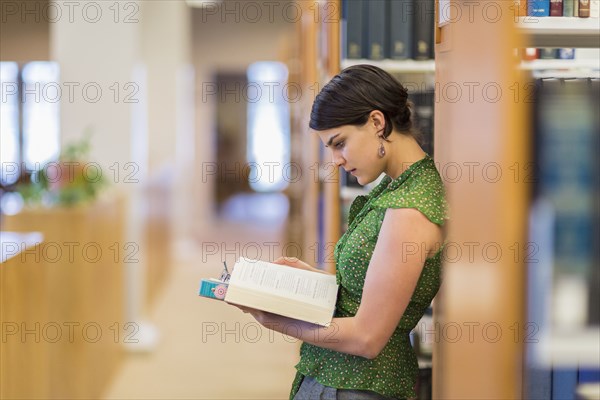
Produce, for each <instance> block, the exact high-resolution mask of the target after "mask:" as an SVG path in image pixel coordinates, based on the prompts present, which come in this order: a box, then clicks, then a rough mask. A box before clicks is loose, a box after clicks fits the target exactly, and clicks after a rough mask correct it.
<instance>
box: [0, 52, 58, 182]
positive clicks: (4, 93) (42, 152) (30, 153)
mask: <svg viewBox="0 0 600 400" xmlns="http://www.w3.org/2000/svg"><path fill="white" fill-rule="evenodd" d="M0 82H1V90H0V97H1V102H0V163H1V168H0V185H1V187H2V189H4V190H7V191H10V190H11V188H13V187H14V185H15V184H16V183H18V182H19V181H20V180H21V179H27V178H28V176H30V175H31V173H32V172H34V171H36V170H40V169H41V168H42V166H43V165H44V164H46V163H47V162H50V161H54V160H56V159H57V158H58V156H59V153H60V136H59V134H60V133H59V132H60V131H59V123H60V114H59V111H60V106H59V104H60V98H61V94H62V91H61V87H60V84H59V68H58V64H56V63H55V62H47V61H34V62H29V63H27V64H23V65H19V64H17V63H15V62H0Z"/></svg>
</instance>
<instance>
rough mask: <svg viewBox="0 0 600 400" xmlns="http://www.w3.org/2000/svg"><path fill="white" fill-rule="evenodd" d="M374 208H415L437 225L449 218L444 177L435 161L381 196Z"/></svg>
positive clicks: (442, 223)
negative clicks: (441, 175) (436, 167)
mask: <svg viewBox="0 0 600 400" xmlns="http://www.w3.org/2000/svg"><path fill="white" fill-rule="evenodd" d="M373 207H374V208H380V209H387V208H414V209H417V210H419V211H420V212H421V213H422V214H423V215H425V217H427V219H429V220H430V221H431V222H433V223H434V224H437V225H440V226H441V225H444V223H445V221H446V220H447V219H448V204H447V202H446V192H445V189H444V184H443V182H442V179H441V177H440V175H439V173H438V171H437V169H435V164H433V162H432V163H431V165H430V166H427V167H426V168H424V169H422V170H421V171H419V172H418V173H415V174H412V175H411V177H410V178H409V179H408V180H407V181H406V182H405V183H404V184H403V185H401V186H399V187H397V188H396V189H394V190H390V191H389V192H387V193H384V194H383V195H382V196H380V197H379V198H378V199H377V200H376V201H375V202H374V203H373Z"/></svg>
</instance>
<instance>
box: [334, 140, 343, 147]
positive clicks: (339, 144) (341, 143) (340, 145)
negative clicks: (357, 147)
mask: <svg viewBox="0 0 600 400" xmlns="http://www.w3.org/2000/svg"><path fill="white" fill-rule="evenodd" d="M342 147H344V141H341V142H338V143H336V144H335V148H336V149H341V148H342Z"/></svg>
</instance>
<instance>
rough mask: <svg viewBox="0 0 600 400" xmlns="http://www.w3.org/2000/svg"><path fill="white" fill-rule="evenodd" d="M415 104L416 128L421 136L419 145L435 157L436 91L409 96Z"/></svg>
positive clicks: (425, 91) (420, 92)
mask: <svg viewBox="0 0 600 400" xmlns="http://www.w3.org/2000/svg"><path fill="white" fill-rule="evenodd" d="M409 99H410V100H411V101H412V102H413V104H414V110H415V113H414V121H415V128H416V129H417V131H418V132H419V134H420V141H419V144H420V145H421V147H422V148H423V150H424V151H425V152H426V153H427V154H429V155H430V156H432V157H433V155H434V154H433V148H434V147H433V123H434V118H433V114H434V91H433V90H424V91H419V92H414V93H411V94H409Z"/></svg>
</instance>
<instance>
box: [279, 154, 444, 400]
mask: <svg viewBox="0 0 600 400" xmlns="http://www.w3.org/2000/svg"><path fill="white" fill-rule="evenodd" d="M388 208H415V209H417V210H419V211H420V212H421V213H423V214H424V215H425V216H426V217H427V218H428V219H429V220H430V221H432V222H433V223H435V224H438V225H443V224H444V221H445V220H446V218H447V205H446V200H445V192H444V186H443V183H442V180H441V178H440V175H439V173H438V171H437V169H436V167H435V164H434V162H433V159H432V158H431V157H430V156H425V157H424V158H423V159H421V160H419V161H417V162H416V163H414V164H412V165H411V166H410V167H409V168H408V169H407V170H405V171H404V172H403V173H402V175H400V176H399V177H398V178H397V179H394V180H392V179H391V178H390V177H388V176H386V177H384V178H383V180H382V181H381V183H379V184H378V185H377V186H376V187H375V188H374V189H373V190H372V191H371V192H370V193H369V194H368V195H367V196H359V197H357V198H356V199H355V200H354V202H353V203H352V206H351V207H350V215H349V218H348V223H349V227H348V230H347V231H346V233H345V234H344V235H343V236H342V237H341V238H340V240H339V241H338V243H337V245H336V247H335V251H334V257H335V261H336V266H337V268H336V269H337V270H336V278H337V283H338V284H339V285H340V289H339V292H338V298H337V303H336V310H335V314H334V316H335V317H340V318H343V317H352V316H354V315H356V312H357V311H358V307H359V306H360V301H361V297H362V290H363V285H364V282H365V276H366V273H367V268H368V266H369V261H370V259H371V256H372V255H373V251H374V250H375V243H376V242H377V237H378V235H379V231H380V229H381V225H382V223H383V218H384V216H385V212H386V209H388ZM441 254H442V249H440V250H439V251H438V252H437V253H436V254H435V256H433V257H431V258H429V259H427V260H426V261H425V265H424V267H423V271H422V272H421V276H420V278H419V280H418V282H417V286H416V288H415V291H414V293H413V295H412V298H411V300H410V302H409V304H408V306H407V308H406V310H405V312H404V315H403V316H402V318H401V319H400V323H399V324H398V327H397V328H396V330H395V331H394V333H393V334H392V337H391V338H390V340H389V342H388V343H387V345H386V346H385V347H384V349H383V350H382V351H381V353H380V354H379V355H378V356H377V357H376V358H374V359H372V360H369V359H367V358H364V357H360V356H354V355H350V354H347V353H341V352H337V351H334V350H329V349H325V348H322V347H318V346H314V345H311V344H309V343H303V344H302V347H301V349H300V362H299V363H298V364H297V365H296V369H297V374H296V378H295V379H294V382H293V384H292V390H291V393H290V399H292V398H293V397H294V395H295V394H296V392H297V391H298V389H299V387H300V384H301V382H302V379H303V376H312V377H313V378H315V379H316V380H317V381H318V382H320V383H321V384H323V385H326V386H330V387H335V388H344V389H355V390H371V391H374V392H377V393H379V394H381V395H384V396H388V397H393V398H408V397H415V396H416V393H415V391H414V385H415V383H416V379H417V374H418V364H417V358H416V355H415V353H414V351H413V349H412V346H411V343H410V336H409V334H410V331H411V330H412V329H413V328H414V327H415V325H416V324H417V323H418V322H419V320H420V319H421V317H422V316H423V314H424V313H425V311H426V309H427V307H429V305H430V303H431V301H432V300H433V298H434V296H435V295H436V293H437V291H438V289H439V286H440V279H441V261H442V255H441ZM398 257H400V254H398Z"/></svg>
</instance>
